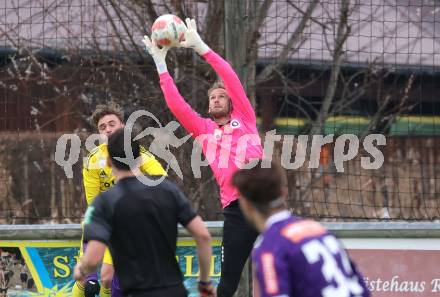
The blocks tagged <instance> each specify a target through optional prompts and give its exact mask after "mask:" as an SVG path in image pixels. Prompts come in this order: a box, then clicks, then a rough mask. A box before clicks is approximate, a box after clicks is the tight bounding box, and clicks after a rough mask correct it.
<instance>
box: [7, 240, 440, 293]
mask: <svg viewBox="0 0 440 297" xmlns="http://www.w3.org/2000/svg"><path fill="white" fill-rule="evenodd" d="M342 242H343V244H344V245H345V247H346V248H347V249H348V252H349V254H350V256H351V257H352V258H353V259H354V261H355V263H356V264H357V267H358V269H359V270H360V271H361V272H362V273H363V275H364V278H365V281H366V284H367V286H368V288H369V289H370V291H371V292H372V296H374V297H397V296H399V297H433V296H440V269H439V267H440V239H437V238H433V239H420V238H405V239H403V238H343V239H342ZM78 244H79V243H78V241H56V240H50V241H49V240H48V241H2V240H0V251H1V252H0V256H1V259H0V260H1V263H2V265H3V264H4V265H3V266H2V270H1V271H2V272H1V273H3V274H4V275H5V276H6V279H7V285H6V287H7V296H12V297H14V296H15V297H24V296H44V297H58V296H67V297H68V296H70V291H71V286H72V284H73V280H72V273H73V267H74V265H75V264H76V262H77V261H78V249H79V247H78ZM213 250H214V254H213V257H212V263H213V265H212V270H211V278H212V280H213V282H214V285H217V284H218V281H219V278H220V272H221V269H220V261H221V254H220V253H221V247H220V241H219V240H214V245H213ZM177 261H178V262H179V264H180V267H181V269H182V272H183V274H184V281H185V286H186V288H187V289H188V291H189V292H190V296H191V297H195V296H198V294H197V279H198V261H197V252H196V247H195V243H194V242H193V241H192V240H183V239H180V240H179V241H178V248H177ZM3 267H4V268H3ZM3 285H4V284H3ZM1 288H2V284H1V282H0V289H1Z"/></svg>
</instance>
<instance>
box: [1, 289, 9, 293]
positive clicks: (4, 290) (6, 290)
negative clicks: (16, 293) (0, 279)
mask: <svg viewBox="0 0 440 297" xmlns="http://www.w3.org/2000/svg"><path fill="white" fill-rule="evenodd" d="M0 293H8V288H0Z"/></svg>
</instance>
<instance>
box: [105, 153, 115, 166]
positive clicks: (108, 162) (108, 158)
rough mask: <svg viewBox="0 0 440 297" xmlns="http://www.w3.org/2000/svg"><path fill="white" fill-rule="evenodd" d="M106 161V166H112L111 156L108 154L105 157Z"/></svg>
mask: <svg viewBox="0 0 440 297" xmlns="http://www.w3.org/2000/svg"><path fill="white" fill-rule="evenodd" d="M106 163H107V166H109V167H113V164H112V158H110V156H108V157H107V161H106Z"/></svg>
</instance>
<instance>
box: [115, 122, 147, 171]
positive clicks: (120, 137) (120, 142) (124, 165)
mask: <svg viewBox="0 0 440 297" xmlns="http://www.w3.org/2000/svg"><path fill="white" fill-rule="evenodd" d="M124 136H125V131H124V129H119V130H117V131H115V132H114V133H113V134H112V135H110V137H109V139H108V153H109V156H110V158H111V160H112V164H113V166H115V167H116V168H117V169H120V170H127V171H128V170H130V164H129V163H128V162H121V161H119V160H117V159H115V158H116V157H119V158H126V154H125V147H124V138H125V137H124ZM130 146H131V151H132V153H133V158H134V159H137V158H138V157H139V156H140V150H141V149H140V144H139V141H138V140H133V136H132V135H131V136H130ZM128 161H132V160H128Z"/></svg>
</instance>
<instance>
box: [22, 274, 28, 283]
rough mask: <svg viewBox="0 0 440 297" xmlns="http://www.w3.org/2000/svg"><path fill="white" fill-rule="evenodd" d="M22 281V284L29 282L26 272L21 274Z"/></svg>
mask: <svg viewBox="0 0 440 297" xmlns="http://www.w3.org/2000/svg"><path fill="white" fill-rule="evenodd" d="M20 280H21V282H22V283H25V282H27V280H28V275H27V273H26V272H22V273H20Z"/></svg>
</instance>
